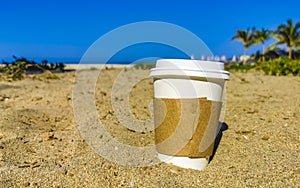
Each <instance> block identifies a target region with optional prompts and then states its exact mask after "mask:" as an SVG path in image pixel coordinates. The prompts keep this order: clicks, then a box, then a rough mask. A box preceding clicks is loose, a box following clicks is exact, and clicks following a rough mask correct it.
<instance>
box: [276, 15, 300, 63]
mask: <svg viewBox="0 0 300 188" xmlns="http://www.w3.org/2000/svg"><path fill="white" fill-rule="evenodd" d="M299 28H300V22H298V23H296V24H295V25H294V24H293V21H292V20H287V24H286V25H285V24H281V25H279V26H278V28H277V30H276V31H275V32H274V34H273V37H274V38H275V39H276V40H277V42H276V43H274V45H278V44H285V45H286V46H287V48H288V53H289V58H290V59H291V58H292V51H293V48H294V47H299V45H300V33H299V31H298V29H299Z"/></svg>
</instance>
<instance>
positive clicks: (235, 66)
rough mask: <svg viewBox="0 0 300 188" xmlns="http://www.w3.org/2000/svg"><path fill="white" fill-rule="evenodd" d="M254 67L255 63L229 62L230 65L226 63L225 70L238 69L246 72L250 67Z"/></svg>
mask: <svg viewBox="0 0 300 188" xmlns="http://www.w3.org/2000/svg"><path fill="white" fill-rule="evenodd" d="M254 68H255V64H245V65H243V64H231V65H227V66H225V70H227V71H229V70H234V71H239V72H247V71H249V70H251V69H254Z"/></svg>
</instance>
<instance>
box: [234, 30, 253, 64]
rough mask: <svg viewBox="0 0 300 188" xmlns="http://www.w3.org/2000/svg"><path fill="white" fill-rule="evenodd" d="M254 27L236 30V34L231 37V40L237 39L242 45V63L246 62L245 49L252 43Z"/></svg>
mask: <svg viewBox="0 0 300 188" xmlns="http://www.w3.org/2000/svg"><path fill="white" fill-rule="evenodd" d="M254 31H255V28H252V29H250V28H248V29H247V30H237V31H236V35H235V36H234V37H232V39H231V40H238V41H240V42H241V43H242V44H243V45H244V61H243V64H246V53H247V49H248V48H249V47H250V46H252V45H253V44H254V40H253V39H254V35H253V33H254Z"/></svg>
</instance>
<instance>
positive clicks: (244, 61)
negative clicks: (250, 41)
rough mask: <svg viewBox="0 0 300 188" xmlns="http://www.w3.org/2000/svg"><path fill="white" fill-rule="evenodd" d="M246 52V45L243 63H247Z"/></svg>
mask: <svg viewBox="0 0 300 188" xmlns="http://www.w3.org/2000/svg"><path fill="white" fill-rule="evenodd" d="M246 52H247V48H246V47H244V57H243V64H244V65H245V64H246V62H247V61H246Z"/></svg>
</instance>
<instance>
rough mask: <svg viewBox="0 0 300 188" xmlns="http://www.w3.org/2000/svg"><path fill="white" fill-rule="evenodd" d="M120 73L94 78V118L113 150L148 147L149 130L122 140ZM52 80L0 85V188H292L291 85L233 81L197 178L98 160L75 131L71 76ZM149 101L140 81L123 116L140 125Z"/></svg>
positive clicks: (299, 86) (297, 164)
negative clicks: (215, 142)
mask: <svg viewBox="0 0 300 188" xmlns="http://www.w3.org/2000/svg"><path fill="white" fill-rule="evenodd" d="M86 71H97V70H96V68H90V69H88V70H86ZM127 72H128V73H129V74H130V75H134V76H136V75H138V74H148V72H147V71H146V70H133V69H129V70H127ZM119 73H120V69H116V68H113V67H110V68H107V69H105V70H102V71H101V79H99V81H98V82H97V84H96V89H95V98H96V108H97V110H98V115H99V118H100V120H101V121H102V122H103V124H104V127H105V128H106V130H107V131H108V132H109V133H110V134H111V135H112V136H113V137H115V138H116V139H117V140H119V141H120V142H122V143H125V144H128V145H132V146H139V147H141V146H153V145H154V133H153V131H151V132H147V133H138V132H134V131H130V130H128V129H127V128H124V126H122V124H121V123H120V122H119V121H118V119H117V117H116V116H115V113H114V110H113V108H112V106H111V103H112V100H118V99H115V98H111V87H112V85H113V83H114V80H115V78H117V76H118V74H119ZM57 75H58V76H59V77H60V79H57V80H55V79H54V80H47V79H44V78H40V77H39V76H36V77H35V79H33V78H26V79H24V80H21V81H14V82H6V81H1V82H0V114H1V116H0V187H300V183H299V182H300V158H299V156H300V126H299V125H300V77H292V76H286V77H281V76H278V77H275V76H265V75H263V74H261V73H259V72H248V73H236V72H232V73H231V80H230V81H229V82H228V83H227V85H226V92H227V95H226V116H225V118H224V122H225V123H226V125H227V126H228V128H227V130H223V132H222V139H221V142H220V144H219V146H218V149H217V151H216V154H215V156H214V158H213V160H212V161H211V162H210V164H209V165H208V167H207V168H206V169H205V170H203V171H197V170H191V169H182V168H178V167H174V166H172V165H169V164H164V163H158V164H155V165H150V166H143V167H133V166H121V165H118V164H116V163H114V162H112V161H110V160H107V159H105V158H103V157H101V156H99V155H98V154H97V153H95V152H94V151H93V150H92V149H91V147H90V146H89V145H88V144H87V142H86V141H85V140H84V139H83V138H82V136H81V134H80V131H79V130H78V128H77V123H76V121H75V117H74V112H73V101H72V87H73V85H74V84H75V83H76V82H75V73H74V72H67V73H59V74H57ZM152 97H153V81H152V79H151V78H148V79H144V80H142V81H141V82H139V84H137V85H136V86H135V87H134V88H133V90H132V92H131V97H130V99H129V103H130V108H131V112H132V114H134V116H136V117H137V118H139V119H147V118H149V117H150V116H151V112H150V111H149V108H148V107H149V102H151V99H152ZM120 108H121V106H120Z"/></svg>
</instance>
